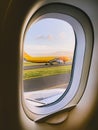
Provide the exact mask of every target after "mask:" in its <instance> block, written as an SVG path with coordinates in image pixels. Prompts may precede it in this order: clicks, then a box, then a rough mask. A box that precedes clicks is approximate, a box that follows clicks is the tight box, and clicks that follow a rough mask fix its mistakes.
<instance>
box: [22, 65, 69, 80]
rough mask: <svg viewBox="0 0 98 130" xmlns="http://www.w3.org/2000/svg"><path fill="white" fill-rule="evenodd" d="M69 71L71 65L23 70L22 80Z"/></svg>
mask: <svg viewBox="0 0 98 130" xmlns="http://www.w3.org/2000/svg"><path fill="white" fill-rule="evenodd" d="M70 72H71V65H67V66H58V67H49V68H38V69H31V70H24V72H23V78H24V80H26V79H31V78H39V77H45V76H52V75H57V74H65V73H70Z"/></svg>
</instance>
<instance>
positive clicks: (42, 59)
mask: <svg viewBox="0 0 98 130" xmlns="http://www.w3.org/2000/svg"><path fill="white" fill-rule="evenodd" d="M24 60H26V61H28V62H33V63H45V65H48V63H49V64H50V65H53V63H54V62H57V63H59V64H63V63H64V64H65V63H66V62H68V61H70V58H69V57H67V56H40V57H39V56H34V57H32V56H30V55H29V54H27V53H26V52H24Z"/></svg>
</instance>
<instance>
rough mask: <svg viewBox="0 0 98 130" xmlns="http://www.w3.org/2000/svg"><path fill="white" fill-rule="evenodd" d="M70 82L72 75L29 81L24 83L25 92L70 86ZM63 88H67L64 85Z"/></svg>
mask: <svg viewBox="0 0 98 130" xmlns="http://www.w3.org/2000/svg"><path fill="white" fill-rule="evenodd" d="M69 80H70V73H67V74H58V75H54V76H46V77H40V78H33V79H27V80H24V81H23V83H24V85H23V86H24V92H30V91H37V90H43V89H50V88H56V87H58V86H59V85H62V84H68V83H69ZM62 87H63V88H64V87H66V86H63V85H62Z"/></svg>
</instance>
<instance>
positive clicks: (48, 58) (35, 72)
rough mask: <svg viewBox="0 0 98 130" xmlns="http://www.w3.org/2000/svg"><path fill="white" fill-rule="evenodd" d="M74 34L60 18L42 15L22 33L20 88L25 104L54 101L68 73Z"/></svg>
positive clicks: (72, 53)
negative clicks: (21, 87)
mask: <svg viewBox="0 0 98 130" xmlns="http://www.w3.org/2000/svg"><path fill="white" fill-rule="evenodd" d="M74 49H75V33H74V30H73V28H72V26H71V25H70V24H69V23H68V22H66V21H63V20H60V19H55V18H45V19H41V20H39V21H37V22H36V23H32V24H31V25H30V26H29V28H28V30H27V31H26V33H25V36H24V49H23V50H24V60H23V84H24V85H23V88H24V98H25V102H26V104H27V106H32V105H35V106H43V105H46V104H49V103H52V102H54V101H56V100H57V99H58V98H60V96H61V95H62V94H63V93H64V91H65V90H66V88H67V86H68V84H69V81H70V75H71V69H72V62H73V55H74Z"/></svg>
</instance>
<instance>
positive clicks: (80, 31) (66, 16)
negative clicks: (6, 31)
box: [22, 3, 93, 120]
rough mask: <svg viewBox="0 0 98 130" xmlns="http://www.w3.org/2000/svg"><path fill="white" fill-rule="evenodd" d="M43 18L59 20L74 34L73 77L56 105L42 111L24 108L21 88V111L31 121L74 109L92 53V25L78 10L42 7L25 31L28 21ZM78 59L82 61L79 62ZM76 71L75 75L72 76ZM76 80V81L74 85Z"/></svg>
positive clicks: (61, 5) (33, 15) (84, 85)
mask: <svg viewBox="0 0 98 130" xmlns="http://www.w3.org/2000/svg"><path fill="white" fill-rule="evenodd" d="M54 7H55V8H54ZM78 14H79V15H78ZM45 17H46V18H49V17H50V18H59V19H61V20H65V21H67V22H68V23H69V24H71V25H72V27H73V29H74V31H75V34H76V42H77V45H76V50H75V55H74V59H73V60H74V61H73V69H72V70H73V73H72V76H71V78H72V80H71V82H70V84H69V87H68V90H67V91H65V93H64V94H63V95H62V96H61V97H60V98H59V99H58V100H57V101H55V102H53V103H51V104H48V105H46V106H43V107H35V106H34V107H32V108H31V110H30V109H28V107H27V106H26V104H25V101H24V97H23V86H22V103H23V109H24V111H25V113H26V114H27V116H28V117H29V118H30V119H32V120H36V118H41V115H43V116H47V115H51V114H52V113H55V112H58V111H61V110H63V109H66V108H68V107H70V106H75V105H77V103H78V102H79V100H80V99H81V97H82V95H83V92H84V90H85V87H86V83H87V78H88V74H89V68H90V61H91V56H92V50H93V49H92V48H93V28H92V24H91V22H90V19H89V17H88V16H87V15H86V14H85V13H84V12H83V11H82V10H80V9H78V8H76V7H74V6H71V5H67V4H61V3H53V4H47V5H45V6H42V7H41V8H40V9H38V10H37V11H36V12H35V13H34V14H32V15H31V17H30V19H29V20H28V21H29V22H28V24H27V26H26V28H25V31H26V30H27V28H28V27H29V25H30V24H31V23H32V21H33V22H34V21H35V22H36V20H40V19H43V18H45ZM25 31H24V35H25ZM80 40H81V41H82V42H81V47H80V45H79V44H80ZM82 43H83V44H82ZM80 48H82V49H81V51H79V49H80ZM78 51H79V52H78ZM81 56H82V58H81V60H80V57H81ZM79 61H80V62H79ZM77 68H78V70H79V71H78V72H77V73H76V71H77ZM77 78H78V80H77V82H76V79H77ZM73 80H74V82H73ZM72 83H73V86H72ZM69 88H70V89H69ZM70 95H72V96H70Z"/></svg>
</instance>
